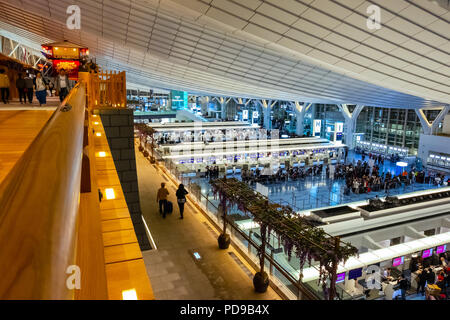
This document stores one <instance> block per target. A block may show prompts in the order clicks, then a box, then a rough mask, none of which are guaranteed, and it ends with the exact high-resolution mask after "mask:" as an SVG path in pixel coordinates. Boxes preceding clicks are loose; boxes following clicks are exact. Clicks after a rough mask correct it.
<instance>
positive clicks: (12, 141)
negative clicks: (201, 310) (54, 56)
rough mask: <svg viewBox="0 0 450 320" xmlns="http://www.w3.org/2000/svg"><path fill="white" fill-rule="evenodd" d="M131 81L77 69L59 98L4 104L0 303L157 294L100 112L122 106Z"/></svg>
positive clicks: (0, 121)
mask: <svg viewBox="0 0 450 320" xmlns="http://www.w3.org/2000/svg"><path fill="white" fill-rule="evenodd" d="M125 83H126V81H125V74H124V73H119V74H118V73H112V72H105V73H99V74H87V73H80V79H79V81H78V83H77V85H76V86H75V87H74V88H73V89H72V90H71V91H70V93H69V95H68V96H67V98H66V99H65V100H64V101H63V102H62V103H60V102H59V98H58V97H48V101H47V105H46V106H42V107H40V106H39V105H38V104H37V101H36V99H35V98H34V103H33V104H29V103H28V104H20V103H19V102H18V101H17V99H12V100H11V103H9V104H0V208H1V210H0V221H1V223H0V241H1V242H2V243H3V245H2V246H1V247H0V273H1V274H2V281H0V299H39V300H41V299H57V300H60V299H89V300H92V299H114V300H116V299H118V300H122V299H124V300H125V299H154V296H153V292H152V288H151V284H150V281H149V279H148V276H147V274H146V269H145V265H144V261H143V257H142V253H141V251H140V247H139V244H138V241H137V238H136V235H135V234H134V230H133V223H132V221H131V217H130V213H129V208H128V205H127V203H126V199H125V197H124V192H123V190H122V186H121V183H120V181H119V178H118V174H117V170H116V166H115V163H114V161H113V157H112V156H111V155H112V151H111V150H110V146H109V145H108V141H107V139H106V134H105V130H104V128H103V124H102V119H101V118H100V117H99V116H98V115H97V114H96V113H98V109H105V108H109V109H112V110H113V112H116V113H119V112H121V111H120V108H126V105H125V103H124V101H125V98H126V96H125ZM129 131H130V132H132V124H131V126H130V128H129Z"/></svg>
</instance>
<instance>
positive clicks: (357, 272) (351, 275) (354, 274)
mask: <svg viewBox="0 0 450 320" xmlns="http://www.w3.org/2000/svg"><path fill="white" fill-rule="evenodd" d="M362 270H363V269H362V268H358V269H353V270H350V271H349V272H348V280H352V279H354V280H356V279H358V278H359V277H361V276H362Z"/></svg>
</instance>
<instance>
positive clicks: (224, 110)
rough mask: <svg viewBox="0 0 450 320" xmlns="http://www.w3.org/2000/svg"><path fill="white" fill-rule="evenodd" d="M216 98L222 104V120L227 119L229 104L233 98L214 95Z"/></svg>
mask: <svg viewBox="0 0 450 320" xmlns="http://www.w3.org/2000/svg"><path fill="white" fill-rule="evenodd" d="M214 99H215V100H216V101H217V102H218V103H219V104H220V118H221V119H222V120H227V104H228V102H230V100H231V98H228V99H226V98H224V97H214Z"/></svg>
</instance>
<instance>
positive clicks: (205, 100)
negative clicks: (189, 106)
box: [200, 96, 209, 115]
mask: <svg viewBox="0 0 450 320" xmlns="http://www.w3.org/2000/svg"><path fill="white" fill-rule="evenodd" d="M208 104H209V97H208V96H206V97H201V98H200V108H201V111H202V115H206V114H207V113H208Z"/></svg>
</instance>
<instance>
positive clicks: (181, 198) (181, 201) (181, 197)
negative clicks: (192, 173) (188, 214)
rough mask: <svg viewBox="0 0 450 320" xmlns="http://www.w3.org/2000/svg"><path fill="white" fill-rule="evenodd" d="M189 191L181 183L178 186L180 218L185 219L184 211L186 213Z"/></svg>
mask: <svg viewBox="0 0 450 320" xmlns="http://www.w3.org/2000/svg"><path fill="white" fill-rule="evenodd" d="M188 193H189V192H187V191H186V189H185V188H184V185H183V184H180V186H179V187H178V190H177V192H176V196H177V202H178V208H179V209H180V219H183V213H184V204H185V203H186V195H187V194H188Z"/></svg>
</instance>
